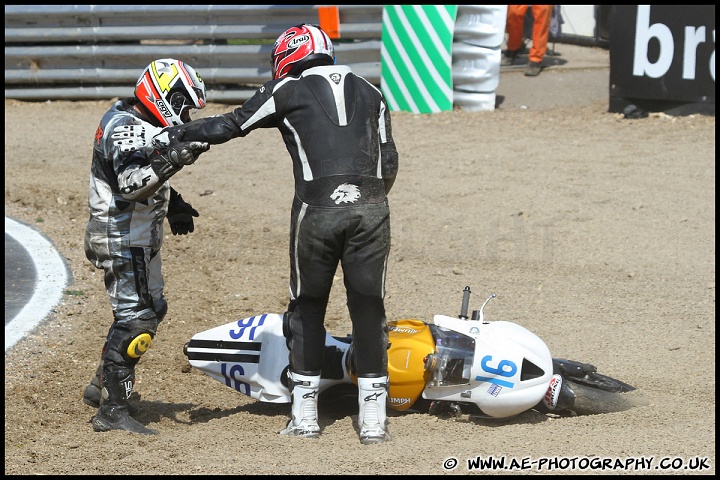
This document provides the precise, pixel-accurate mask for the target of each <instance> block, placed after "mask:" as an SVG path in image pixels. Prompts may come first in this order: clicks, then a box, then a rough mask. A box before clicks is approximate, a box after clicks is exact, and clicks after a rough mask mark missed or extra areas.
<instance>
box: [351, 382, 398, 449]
mask: <svg viewBox="0 0 720 480" xmlns="http://www.w3.org/2000/svg"><path fill="white" fill-rule="evenodd" d="M387 388H388V377H387V376H385V377H377V378H369V377H358V404H359V406H360V413H359V415H358V428H359V429H360V443H362V444H363V445H370V444H373V443H382V442H384V441H386V440H390V436H389V435H388V433H387V413H386V412H387V410H386V406H387Z"/></svg>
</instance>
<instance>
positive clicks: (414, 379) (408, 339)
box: [388, 319, 435, 411]
mask: <svg viewBox="0 0 720 480" xmlns="http://www.w3.org/2000/svg"><path fill="white" fill-rule="evenodd" d="M388 334H389V339H390V348H389V349H388V376H389V378H390V387H389V391H388V407H390V408H392V409H393V410H398V411H404V410H407V409H408V408H410V407H411V406H412V405H413V404H414V403H415V401H416V400H417V399H418V398H419V397H420V394H422V391H423V389H424V388H425V384H426V383H427V381H428V380H429V379H430V376H431V375H432V371H431V370H428V369H427V368H426V367H425V358H426V357H427V356H428V355H431V354H433V353H435V341H434V340H433V336H432V333H431V332H430V326H429V325H428V324H427V323H425V322H423V321H421V320H414V319H405V320H397V321H394V322H388Z"/></svg>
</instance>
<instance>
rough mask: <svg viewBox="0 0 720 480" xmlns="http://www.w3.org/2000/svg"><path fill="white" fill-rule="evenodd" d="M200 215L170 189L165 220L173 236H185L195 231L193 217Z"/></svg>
mask: <svg viewBox="0 0 720 480" xmlns="http://www.w3.org/2000/svg"><path fill="white" fill-rule="evenodd" d="M199 216H200V213H198V211H197V210H195V209H194V208H193V207H192V205H190V204H189V203H187V202H186V201H185V200H183V198H182V195H180V194H179V193H178V192H177V191H176V190H175V189H174V188H172V187H170V202H169V203H168V213H167V219H168V222H169V223H170V230H171V231H172V234H173V235H187V234H188V233H190V232H194V231H195V223H194V222H193V217H199Z"/></svg>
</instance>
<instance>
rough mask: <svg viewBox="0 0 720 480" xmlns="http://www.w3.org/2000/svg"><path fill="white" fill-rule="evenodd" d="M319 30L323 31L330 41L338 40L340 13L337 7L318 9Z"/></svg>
mask: <svg viewBox="0 0 720 480" xmlns="http://www.w3.org/2000/svg"><path fill="white" fill-rule="evenodd" d="M318 18H319V20H320V28H322V29H323V30H325V33H327V34H328V37H330V38H331V39H334V38H340V12H339V11H338V7H337V5H330V6H325V7H318Z"/></svg>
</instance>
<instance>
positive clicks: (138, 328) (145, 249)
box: [83, 58, 208, 434]
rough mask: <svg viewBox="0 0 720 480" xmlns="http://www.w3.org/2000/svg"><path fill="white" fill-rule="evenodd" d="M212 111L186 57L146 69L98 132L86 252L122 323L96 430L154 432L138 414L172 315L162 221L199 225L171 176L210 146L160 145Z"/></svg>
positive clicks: (89, 395) (96, 383)
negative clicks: (138, 389) (134, 396)
mask: <svg viewBox="0 0 720 480" xmlns="http://www.w3.org/2000/svg"><path fill="white" fill-rule="evenodd" d="M203 107H205V85H204V83H203V81H202V79H201V78H200V76H199V75H198V74H197V73H196V72H195V70H194V69H193V68H192V67H191V66H189V65H187V64H185V63H184V62H182V61H179V60H175V59H172V58H163V59H159V60H155V61H153V62H152V63H151V64H150V65H148V66H147V68H145V71H144V72H143V74H142V75H141V76H140V78H139V80H138V82H137V85H136V87H135V96H134V97H130V98H125V99H120V100H118V101H116V102H115V103H114V104H113V105H112V106H111V107H110V109H109V110H108V111H107V112H106V113H105V114H104V115H103V117H102V119H101V120H100V124H99V125H98V128H97V131H96V132H95V141H94V143H93V157H92V165H91V170H90V188H89V193H88V208H89V210H90V219H89V220H88V224H87V228H86V233H85V255H86V257H87V258H88V260H89V261H90V262H91V263H92V264H93V265H94V266H95V267H97V268H100V269H103V270H104V283H105V289H106V291H107V294H108V297H109V299H110V306H111V307H112V314H113V321H112V325H111V326H110V329H109V331H108V335H107V338H106V341H105V345H104V346H103V349H102V354H101V359H100V364H99V366H98V368H97V371H96V372H95V375H94V376H93V377H92V380H91V381H90V383H89V385H87V387H85V391H84V392H83V401H84V402H85V403H86V404H88V405H91V406H93V407H96V408H97V409H98V410H97V413H96V415H95V416H94V417H93V419H92V426H93V429H94V430H95V431H108V430H127V431H131V432H134V433H143V434H151V433H155V432H154V430H151V429H149V428H147V427H145V426H144V425H143V424H141V423H140V422H138V421H136V420H135V419H134V418H133V417H132V416H130V414H129V411H128V407H129V402H128V400H129V398H130V395H131V393H132V392H133V386H134V383H135V366H136V365H137V363H138V362H139V360H140V357H141V356H142V355H143V354H144V353H145V352H146V351H147V349H148V348H149V347H150V343H151V341H152V339H153V338H154V337H155V334H156V333H157V328H158V324H159V323H160V322H161V321H162V320H163V317H164V316H165V313H166V312H167V302H166V300H165V295H164V292H163V288H164V281H163V276H162V265H161V255H160V249H161V247H162V241H163V235H164V233H163V224H164V221H165V218H167V219H168V222H169V223H170V227H171V229H172V233H173V234H174V235H175V234H178V235H185V234H187V233H188V232H192V231H193V229H194V224H193V217H197V216H198V212H197V211H196V210H195V209H194V208H192V206H191V205H190V204H189V203H186V202H185V201H183V199H182V197H181V196H180V194H178V193H177V192H176V191H175V190H174V189H173V188H171V187H170V183H169V182H168V179H169V178H170V177H171V176H173V175H174V174H175V173H177V172H178V171H179V170H180V169H181V168H183V166H185V165H189V164H191V163H193V162H194V161H195V160H196V159H197V156H198V155H200V154H201V153H202V152H204V151H206V150H207V149H208V145H207V144H206V143H202V142H175V144H174V145H173V146H172V147H170V148H168V149H165V148H155V147H154V146H153V145H152V144H151V138H152V137H153V136H154V135H155V134H156V133H157V132H160V130H161V129H162V128H164V127H167V126H170V125H179V124H182V123H183V122H186V121H189V120H190V110H193V109H199V108H203Z"/></svg>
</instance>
